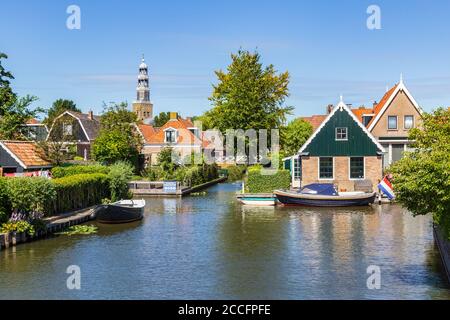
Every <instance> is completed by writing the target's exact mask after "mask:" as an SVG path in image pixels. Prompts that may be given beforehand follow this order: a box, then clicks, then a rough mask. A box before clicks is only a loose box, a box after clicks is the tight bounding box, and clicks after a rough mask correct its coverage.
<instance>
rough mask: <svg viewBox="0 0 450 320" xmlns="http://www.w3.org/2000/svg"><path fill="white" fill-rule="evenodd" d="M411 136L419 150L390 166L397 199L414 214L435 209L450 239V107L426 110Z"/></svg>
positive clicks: (436, 216)
mask: <svg viewBox="0 0 450 320" xmlns="http://www.w3.org/2000/svg"><path fill="white" fill-rule="evenodd" d="M409 138H410V139H411V140H413V141H415V142H414V144H413V145H412V147H414V148H416V151H413V152H406V153H405V156H404V157H403V158H402V159H401V160H400V161H398V162H396V163H394V164H393V165H392V166H391V167H390V168H389V172H391V173H392V175H393V187H394V191H395V194H396V199H397V200H398V201H399V202H400V203H402V205H403V206H404V207H406V208H407V209H408V210H409V211H411V212H412V214H413V215H425V214H428V213H432V214H433V219H434V222H435V223H436V224H438V225H440V227H441V229H442V230H444V232H446V234H447V237H449V239H450V110H448V109H442V108H440V109H437V110H435V111H434V112H433V113H431V114H425V115H424V116H423V126H422V128H421V129H418V128H416V129H412V130H411V132H410V135H409Z"/></svg>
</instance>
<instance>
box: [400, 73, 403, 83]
mask: <svg viewBox="0 0 450 320" xmlns="http://www.w3.org/2000/svg"><path fill="white" fill-rule="evenodd" d="M400 84H403V73H400Z"/></svg>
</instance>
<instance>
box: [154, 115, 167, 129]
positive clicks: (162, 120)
mask: <svg viewBox="0 0 450 320" xmlns="http://www.w3.org/2000/svg"><path fill="white" fill-rule="evenodd" d="M169 119H170V112H160V113H159V114H158V115H157V116H155V118H154V119H153V125H154V126H155V127H162V126H163V125H165V124H166V122H167V121H169Z"/></svg>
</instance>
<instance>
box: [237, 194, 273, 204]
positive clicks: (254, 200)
mask: <svg viewBox="0 0 450 320" xmlns="http://www.w3.org/2000/svg"><path fill="white" fill-rule="evenodd" d="M238 200H239V201H240V202H241V203H242V204H245V205H249V206H274V205H275V204H276V202H277V198H276V197H274V196H270V197H263V196H258V195H254V196H252V195H245V196H242V197H238Z"/></svg>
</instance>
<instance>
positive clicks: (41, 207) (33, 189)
mask: <svg viewBox="0 0 450 320" xmlns="http://www.w3.org/2000/svg"><path fill="white" fill-rule="evenodd" d="M7 185H8V196H9V201H10V203H11V206H12V208H14V209H15V210H18V211H19V212H24V213H36V212H37V213H43V214H45V213H48V212H49V211H50V205H51V202H52V201H54V200H55V198H56V191H55V187H54V186H53V183H52V182H51V181H50V180H49V179H46V178H40V177H23V178H22V177H21V178H9V179H7Z"/></svg>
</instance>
